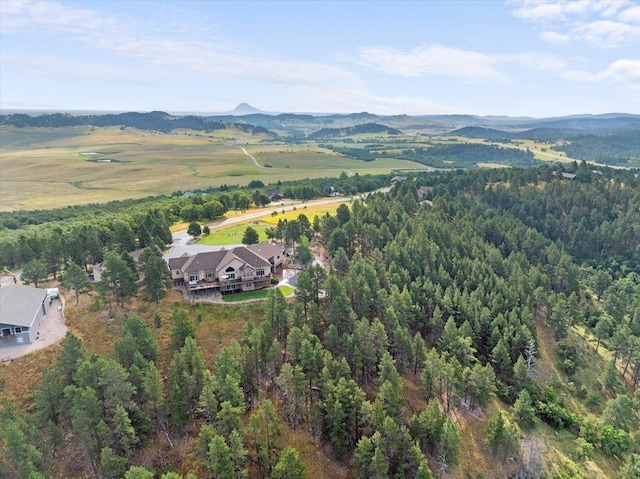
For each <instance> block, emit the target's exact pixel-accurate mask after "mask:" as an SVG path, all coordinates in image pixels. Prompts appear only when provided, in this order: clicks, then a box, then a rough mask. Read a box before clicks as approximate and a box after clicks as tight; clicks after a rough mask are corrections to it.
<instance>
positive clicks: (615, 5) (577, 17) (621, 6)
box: [506, 0, 640, 48]
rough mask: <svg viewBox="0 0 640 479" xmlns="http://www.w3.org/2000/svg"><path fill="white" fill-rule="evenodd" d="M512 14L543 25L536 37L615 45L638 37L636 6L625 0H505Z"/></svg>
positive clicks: (604, 46)
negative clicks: (541, 30) (538, 35)
mask: <svg viewBox="0 0 640 479" xmlns="http://www.w3.org/2000/svg"><path fill="white" fill-rule="evenodd" d="M506 3H507V5H509V6H512V7H513V9H512V14H513V15H514V16H515V17H517V18H521V19H523V20H525V21H528V22H530V23H533V24H534V25H536V26H539V27H541V28H543V29H544V30H543V32H542V33H541V34H540V38H542V39H543V40H545V41H547V42H550V43H555V44H561V43H568V42H569V41H576V42H583V43H586V44H587V45H589V46H591V47H596V48H615V47H619V46H623V45H628V44H633V43H635V42H638V41H639V40H640V26H639V25H638V24H639V23H640V22H639V19H640V7H639V6H638V5H637V4H634V3H632V2H629V1H627V0H599V1H592V0H565V1H562V0H523V1H513V0H512V1H507V2H506ZM560 32H562V33H560Z"/></svg>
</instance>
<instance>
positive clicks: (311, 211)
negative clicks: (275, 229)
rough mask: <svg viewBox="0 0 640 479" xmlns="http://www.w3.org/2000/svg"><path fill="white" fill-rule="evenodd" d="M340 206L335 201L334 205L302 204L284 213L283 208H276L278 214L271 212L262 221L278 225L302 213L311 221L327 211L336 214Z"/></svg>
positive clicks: (275, 211)
mask: <svg viewBox="0 0 640 479" xmlns="http://www.w3.org/2000/svg"><path fill="white" fill-rule="evenodd" d="M347 201H348V199H347V198H345V200H344V202H347ZM344 202H343V203H344ZM338 206H340V204H337V203H334V204H332V205H317V206H313V205H309V206H307V205H301V206H298V207H297V208H296V209H294V210H289V211H285V212H284V213H283V212H282V210H279V209H277V208H276V209H275V210H274V213H276V214H273V213H271V215H269V216H266V217H264V218H261V221H263V222H265V223H269V224H271V225H277V224H278V221H279V220H282V221H284V220H287V221H291V220H295V219H297V218H298V216H300V215H301V214H303V215H305V216H306V217H307V218H308V219H309V221H313V217H314V216H318V217H322V216H324V215H326V214H327V213H328V214H330V215H335V214H336V210H337V209H338Z"/></svg>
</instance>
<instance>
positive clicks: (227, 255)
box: [169, 245, 282, 274]
mask: <svg viewBox="0 0 640 479" xmlns="http://www.w3.org/2000/svg"><path fill="white" fill-rule="evenodd" d="M256 246H257V245H256ZM280 251H282V248H280ZM234 257H235V258H238V259H239V260H240V261H243V262H244V263H246V264H248V265H249V266H251V267H253V268H260V267H267V268H270V267H271V263H269V261H268V260H267V258H265V257H264V256H262V255H259V254H258V253H256V252H253V251H251V250H250V249H248V248H247V247H245V246H238V247H237V248H233V249H231V250H224V249H223V250H220V251H207V252H206V253H198V254H195V255H193V256H184V255H183V256H180V257H179V258H171V259H169V268H170V269H181V270H182V271H183V272H184V273H185V274H190V273H197V272H199V271H214V270H216V269H218V267H219V266H220V264H221V263H227V262H229V261H231V260H232V259H233V258H234Z"/></svg>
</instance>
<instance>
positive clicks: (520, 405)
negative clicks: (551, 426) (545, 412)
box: [513, 389, 536, 428]
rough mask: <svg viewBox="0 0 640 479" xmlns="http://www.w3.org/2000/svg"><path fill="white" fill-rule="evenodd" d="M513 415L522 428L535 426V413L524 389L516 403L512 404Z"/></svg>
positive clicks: (527, 392)
mask: <svg viewBox="0 0 640 479" xmlns="http://www.w3.org/2000/svg"><path fill="white" fill-rule="evenodd" d="M513 415H514V416H515V418H516V420H517V421H518V422H519V423H520V425H522V427H526V428H531V427H533V426H535V425H536V411H535V409H534V407H533V404H532V403H531V396H530V395H529V391H527V390H526V389H523V390H522V391H520V394H518V398H517V399H516V402H515V403H513Z"/></svg>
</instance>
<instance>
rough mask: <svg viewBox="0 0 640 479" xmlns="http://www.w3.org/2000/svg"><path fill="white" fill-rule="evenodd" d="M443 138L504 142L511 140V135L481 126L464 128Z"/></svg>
mask: <svg viewBox="0 0 640 479" xmlns="http://www.w3.org/2000/svg"><path fill="white" fill-rule="evenodd" d="M445 136H462V137H464V138H481V139H487V140H504V139H511V138H513V134H512V133H508V132H506V131H502V130H496V129H493V128H483V127H481V126H465V127H464V128H459V129H457V130H453V131H450V132H449V133H446V135H445Z"/></svg>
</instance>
